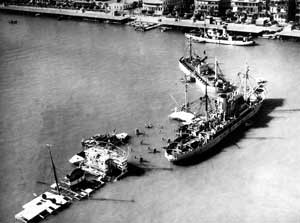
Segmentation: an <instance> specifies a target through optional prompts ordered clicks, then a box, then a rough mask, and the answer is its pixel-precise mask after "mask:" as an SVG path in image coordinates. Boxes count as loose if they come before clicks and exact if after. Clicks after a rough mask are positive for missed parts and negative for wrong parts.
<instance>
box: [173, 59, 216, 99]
mask: <svg viewBox="0 0 300 223" xmlns="http://www.w3.org/2000/svg"><path fill="white" fill-rule="evenodd" d="M178 64H179V69H180V70H181V71H182V72H183V73H184V74H185V75H187V76H190V77H194V78H195V80H196V85H198V86H199V87H200V89H201V91H202V92H205V88H206V85H207V93H209V94H213V95H214V94H217V93H220V92H219V90H218V88H216V87H214V86H211V85H209V84H208V83H207V82H206V81H205V80H204V78H202V77H201V76H200V75H199V74H196V73H195V70H193V69H191V68H190V67H189V66H187V65H186V64H185V62H184V58H183V57H181V58H180V59H179V62H178Z"/></svg>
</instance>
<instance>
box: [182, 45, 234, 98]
mask: <svg viewBox="0 0 300 223" xmlns="http://www.w3.org/2000/svg"><path fill="white" fill-rule="evenodd" d="M207 59H208V57H207V55H206V52H205V51H204V52H203V56H202V57H201V56H199V55H197V54H196V53H195V52H193V48H192V41H191V39H189V55H188V56H187V57H184V56H183V57H181V58H180V59H179V69H180V70H181V71H182V72H183V73H184V74H185V75H186V77H187V78H190V77H192V78H195V80H196V84H197V85H198V86H199V87H200V88H201V90H202V91H203V92H204V91H206V90H207V92H208V93H209V94H217V93H224V92H228V91H231V90H232V85H231V84H230V82H229V81H227V80H225V78H223V74H222V72H221V69H220V67H219V64H218V61H217V59H216V58H215V61H214V65H213V66H212V65H211V64H209V63H207Z"/></svg>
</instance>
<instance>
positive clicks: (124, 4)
mask: <svg viewBox="0 0 300 223" xmlns="http://www.w3.org/2000/svg"><path fill="white" fill-rule="evenodd" d="M109 8H110V10H111V11H124V10H128V9H131V8H132V2H128V1H126V0H124V1H121V2H111V3H109Z"/></svg>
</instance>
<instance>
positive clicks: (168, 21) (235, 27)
mask: <svg viewBox="0 0 300 223" xmlns="http://www.w3.org/2000/svg"><path fill="white" fill-rule="evenodd" d="M135 19H136V20H138V21H141V22H151V23H159V24H161V25H162V26H172V27H181V28H209V29H222V28H223V25H216V24H205V22H204V21H195V22H194V21H193V20H191V19H180V20H175V19H174V18H166V17H164V16H161V17H153V16H136V17H135ZM281 29H282V28H281V27H277V26H269V27H265V26H256V25H253V24H249V25H245V24H235V23H228V24H227V30H228V31H232V32H241V33H252V34H260V33H262V32H264V31H275V32H278V31H280V30H281Z"/></svg>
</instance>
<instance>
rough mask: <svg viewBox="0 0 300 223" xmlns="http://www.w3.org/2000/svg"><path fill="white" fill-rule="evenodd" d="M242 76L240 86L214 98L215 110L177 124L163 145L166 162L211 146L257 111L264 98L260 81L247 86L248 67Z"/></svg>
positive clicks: (185, 157)
mask: <svg viewBox="0 0 300 223" xmlns="http://www.w3.org/2000/svg"><path fill="white" fill-rule="evenodd" d="M244 76H245V78H244V79H245V80H244V86H243V87H240V88H238V89H237V90H236V91H234V92H230V93H228V94H222V95H220V97H218V98H217V104H218V109H217V111H216V112H213V113H211V114H209V116H208V115H207V117H206V119H205V120H203V119H202V118H195V119H193V121H192V123H191V124H187V125H183V126H181V127H180V128H179V135H178V136H177V137H176V138H175V139H174V140H172V141H171V142H170V143H168V146H167V147H166V148H165V149H166V150H165V157H166V158H167V159H168V160H169V161H170V162H178V161H181V160H184V159H187V158H190V157H193V156H195V155H200V154H202V153H204V152H206V151H208V150H210V149H212V148H213V147H214V146H215V145H217V144H218V143H219V142H220V141H222V140H223V139H224V138H226V137H227V136H228V135H229V134H230V133H232V132H233V131H235V130H236V129H237V128H238V127H239V126H241V125H242V124H243V123H246V122H247V120H249V119H250V118H252V117H253V116H254V115H255V114H256V113H257V112H258V111H259V109H260V107H261V105H262V103H263V101H264V99H265V93H266V91H265V88H264V85H263V84H261V83H256V85H255V86H254V87H253V88H249V87H248V86H249V85H248V84H247V83H248V82H247V80H248V70H247V72H246V74H245V75H244ZM207 114H208V112H207Z"/></svg>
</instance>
